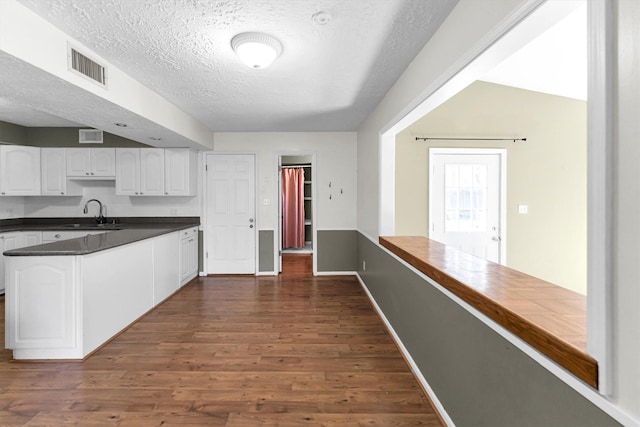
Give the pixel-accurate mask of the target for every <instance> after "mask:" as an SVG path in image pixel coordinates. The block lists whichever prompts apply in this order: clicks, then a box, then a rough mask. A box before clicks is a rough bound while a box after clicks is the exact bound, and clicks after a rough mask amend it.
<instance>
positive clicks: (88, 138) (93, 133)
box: [78, 129, 103, 144]
mask: <svg viewBox="0 0 640 427" xmlns="http://www.w3.org/2000/svg"><path fill="white" fill-rule="evenodd" d="M79 133H80V134H79V136H78V142H79V143H80V144H102V142H103V140H102V131H101V130H98V129H79Z"/></svg>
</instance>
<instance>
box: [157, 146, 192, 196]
mask: <svg viewBox="0 0 640 427" xmlns="http://www.w3.org/2000/svg"><path fill="white" fill-rule="evenodd" d="M164 159H165V184H164V188H165V194H166V195H168V196H195V194H196V179H197V174H198V165H197V159H198V156H197V154H196V153H195V151H193V150H189V149H186V148H167V149H165V150H164Z"/></svg>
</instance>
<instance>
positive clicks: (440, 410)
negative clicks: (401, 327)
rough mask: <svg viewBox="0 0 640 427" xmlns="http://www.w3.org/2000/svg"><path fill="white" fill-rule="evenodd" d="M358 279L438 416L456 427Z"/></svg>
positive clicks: (358, 276) (360, 278)
mask: <svg viewBox="0 0 640 427" xmlns="http://www.w3.org/2000/svg"><path fill="white" fill-rule="evenodd" d="M356 277H357V278H358V282H360V286H362V289H364V292H365V293H366V294H367V297H369V301H371V304H372V305H373V308H374V309H375V310H376V312H377V313H378V316H380V318H381V319H382V322H383V323H384V324H385V326H386V327H387V330H388V331H389V333H390V334H391V338H393V341H394V342H395V343H396V346H398V348H399V349H400V352H401V353H402V355H403V356H404V358H405V360H406V361H407V362H408V363H409V366H410V367H411V372H412V373H413V375H414V376H415V377H416V379H417V380H418V381H419V382H420V384H421V385H422V387H423V388H424V390H425V391H426V392H427V394H428V395H429V399H430V400H431V403H433V405H434V406H435V409H436V410H437V411H438V414H439V415H440V417H441V418H442V420H443V421H444V422H445V423H446V424H447V426H450V427H454V426H455V424H454V422H453V420H452V419H451V417H450V416H449V414H448V413H447V411H446V409H445V408H444V406H443V405H442V402H440V399H438V396H437V395H436V393H435V392H434V391H433V389H432V388H431V386H430V385H429V382H428V381H427V379H426V378H425V377H424V375H422V371H420V368H419V367H418V365H417V364H416V362H415V361H414V360H413V357H411V353H409V350H407V348H406V347H405V346H404V344H403V343H402V340H401V339H400V337H399V336H398V334H397V333H396V331H395V329H393V326H391V323H390V322H389V320H388V319H387V316H385V315H384V312H383V311H382V309H381V308H380V306H379V305H378V303H377V302H376V300H375V299H374V298H373V295H371V292H369V288H367V286H366V285H365V284H364V281H363V280H362V277H360V275H359V274H356Z"/></svg>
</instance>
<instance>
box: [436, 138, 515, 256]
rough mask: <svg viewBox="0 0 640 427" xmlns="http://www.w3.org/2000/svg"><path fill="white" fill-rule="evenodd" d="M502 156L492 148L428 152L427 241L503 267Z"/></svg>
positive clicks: (499, 151)
mask: <svg viewBox="0 0 640 427" xmlns="http://www.w3.org/2000/svg"><path fill="white" fill-rule="evenodd" d="M505 156H506V152H505V151H504V150H496V149H485V150H470V149H434V148H432V149H430V151H429V161H430V165H431V168H430V176H429V238H430V239H433V240H437V241H439V242H442V243H444V244H446V245H449V246H453V247H455V248H458V249H460V250H462V251H464V252H467V253H470V254H472V255H475V256H478V257H480V258H484V259H487V260H489V261H492V262H496V263H504V261H505V245H504V242H503V239H502V236H503V235H504V232H505V229H504V227H505V224H504V221H503V219H502V208H501V204H502V197H503V196H504V191H503V189H502V181H501V179H502V170H503V163H502V162H503V161H504V157H505Z"/></svg>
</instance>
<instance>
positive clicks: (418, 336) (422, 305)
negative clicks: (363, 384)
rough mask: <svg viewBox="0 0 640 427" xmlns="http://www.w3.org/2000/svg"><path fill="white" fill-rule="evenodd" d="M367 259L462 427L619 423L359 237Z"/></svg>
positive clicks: (404, 335)
mask: <svg viewBox="0 0 640 427" xmlns="http://www.w3.org/2000/svg"><path fill="white" fill-rule="evenodd" d="M362 261H366V268H367V269H366V271H362V270H359V271H358V273H359V274H360V276H361V277H362V280H363V281H364V283H365V285H366V287H367V289H368V290H369V291H370V292H371V294H372V295H373V298H374V299H375V300H376V302H377V304H378V305H379V306H380V308H381V309H382V311H383V312H384V314H385V316H386V317H387V319H388V320H389V322H390V323H391V325H392V326H393V328H394V330H395V331H396V333H397V334H398V336H399V337H400V339H401V341H402V342H403V344H404V345H405V347H406V348H407V350H408V352H409V353H410V354H411V357H412V358H413V360H414V361H415V362H416V364H417V365H418V367H419V369H420V372H421V373H422V374H423V375H424V377H425V378H426V380H427V382H428V383H429V385H430V386H431V387H432V388H433V391H434V392H435V394H436V395H437V396H438V399H439V400H440V401H441V403H442V404H443V406H444V407H445V409H446V411H447V413H448V414H449V416H450V417H451V419H452V420H453V422H454V423H455V424H456V426H458V427H464V426H473V427H480V426H491V427H499V426H505V427H507V426H508V427H512V426H519V427H525V426H532V427H540V426H545V427H553V426H559V427H560V426H562V427H568V426H576V427H577V426H581V427H583V426H585V427H586V426H594V427H596V426H597V427H604V426H614V425H619V424H618V423H617V422H616V421H615V420H613V419H612V418H610V417H609V416H608V415H607V414H605V413H604V412H602V411H601V410H600V409H598V408H597V407H596V406H594V405H593V404H592V403H590V402H589V401H588V400H586V399H585V398H584V397H583V396H581V395H580V394H578V393H577V392H576V391H574V390H573V389H571V388H570V387H569V386H568V385H566V384H565V383H564V382H563V381H561V380H559V379H558V378H557V377H556V376H555V375H553V374H551V373H550V372H549V371H548V370H547V369H545V368H543V367H542V366H540V365H539V364H538V363H537V362H535V361H534V360H533V359H531V358H530V357H529V356H527V355H526V354H525V353H523V352H522V351H520V350H519V349H518V348H516V347H514V346H513V345H512V344H511V343H510V342H509V341H507V340H506V339H504V338H503V337H502V336H500V335H499V334H497V333H496V332H495V331H493V330H492V329H491V328H489V327H488V326H487V325H485V324H484V323H482V322H481V321H479V320H478V319H477V318H475V317H474V316H473V315H471V314H470V313H469V312H467V311H466V310H465V309H463V308H462V307H460V306H459V305H458V304H456V303H455V302H453V301H452V300H451V299H449V298H448V297H447V296H446V295H444V294H443V293H441V292H440V291H439V290H437V289H436V288H435V287H434V286H432V285H431V284H429V282H427V281H426V280H424V279H423V278H421V277H420V276H418V275H417V274H415V273H414V272H412V271H411V270H410V269H409V268H407V267H406V266H404V265H403V264H402V263H401V262H399V261H397V260H396V259H395V258H394V257H392V256H391V255H389V254H387V253H386V251H384V250H383V249H382V248H381V247H379V246H378V245H376V244H374V243H373V242H371V240H369V239H367V238H366V237H365V236H363V235H362V234H359V235H358V260H357V265H358V266H360V267H361V266H362Z"/></svg>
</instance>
